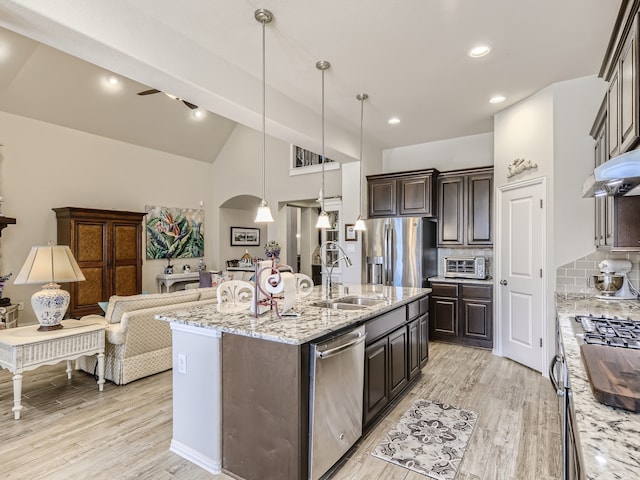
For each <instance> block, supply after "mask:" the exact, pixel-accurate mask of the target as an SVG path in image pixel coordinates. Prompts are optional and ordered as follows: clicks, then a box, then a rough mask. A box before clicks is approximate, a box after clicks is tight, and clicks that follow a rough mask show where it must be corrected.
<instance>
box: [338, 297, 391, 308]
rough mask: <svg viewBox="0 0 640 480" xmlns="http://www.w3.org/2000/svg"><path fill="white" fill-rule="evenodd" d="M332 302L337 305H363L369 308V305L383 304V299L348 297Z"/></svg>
mask: <svg viewBox="0 0 640 480" xmlns="http://www.w3.org/2000/svg"><path fill="white" fill-rule="evenodd" d="M333 301H334V302H337V303H345V304H349V305H363V306H365V307H369V306H371V305H377V304H378V303H382V302H384V298H380V297H356V296H349V297H342V298H336V299H335V300H333Z"/></svg>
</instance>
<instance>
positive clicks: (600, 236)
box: [591, 0, 640, 251]
mask: <svg viewBox="0 0 640 480" xmlns="http://www.w3.org/2000/svg"><path fill="white" fill-rule="evenodd" d="M639 9H640V1H628V0H625V1H623V2H622V6H621V8H620V12H619V14H618V19H617V20H616V25H615V27H614V30H613V32H612V33H611V38H610V40H609V45H608V47H607V52H606V53H605V56H604V59H603V62H602V66H601V68H600V73H599V76H600V77H602V78H604V79H605V80H606V81H607V82H608V84H609V86H608V89H607V93H606V95H605V98H604V101H603V104H602V106H601V107H600V110H599V111H598V114H597V116H596V119H595V122H594V124H593V127H592V129H591V136H592V137H593V139H594V140H595V144H594V166H596V167H597V166H598V165H601V164H602V163H604V162H607V161H608V160H609V159H610V158H611V157H614V156H617V155H621V154H623V153H626V152H628V151H630V150H633V149H635V148H638V147H639V143H640V142H639V139H640V118H639V115H640V95H639V92H638V81H639V79H638V68H640V67H639V66H638V55H639V53H640V52H638V28H639V20H638V15H639V13H638V10H639ZM639 239H640V197H637V196H631V197H626V196H625V197H615V198H614V197H599V198H598V197H596V199H595V235H594V243H595V245H596V247H598V248H607V249H609V248H610V249H611V250H623V251H624V250H629V251H638V250H640V240H639Z"/></svg>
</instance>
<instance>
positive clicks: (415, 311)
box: [407, 300, 420, 320]
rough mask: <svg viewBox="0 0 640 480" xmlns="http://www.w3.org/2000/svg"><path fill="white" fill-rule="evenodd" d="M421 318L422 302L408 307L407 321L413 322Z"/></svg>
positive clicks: (412, 303) (418, 301)
mask: <svg viewBox="0 0 640 480" xmlns="http://www.w3.org/2000/svg"><path fill="white" fill-rule="evenodd" d="M419 316H420V300H416V301H415V302H411V303H410V304H408V305H407V320H413V319H414V318H417V317H419Z"/></svg>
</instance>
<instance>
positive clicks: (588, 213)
mask: <svg viewBox="0 0 640 480" xmlns="http://www.w3.org/2000/svg"><path fill="white" fill-rule="evenodd" d="M553 88H554V121H553V128H554V140H555V141H554V157H555V162H554V170H553V185H554V191H553V196H554V199H555V200H554V201H555V204H556V205H559V206H560V208H556V209H554V225H553V228H554V231H555V242H554V245H555V255H554V266H555V267H559V266H560V265H564V264H565V263H567V262H570V261H573V260H575V259H577V258H580V257H582V256H584V255H587V254H588V253H590V252H592V251H593V250H594V248H595V247H594V245H593V235H594V219H595V216H594V208H595V206H594V200H593V199H592V198H582V184H583V182H584V180H585V179H586V178H587V175H588V174H589V173H591V172H592V171H593V168H594V144H595V141H594V140H593V138H591V136H590V135H589V132H590V131H591V127H592V126H593V121H594V120H595V117H596V114H597V113H598V109H599V108H600V104H601V101H602V99H603V98H604V94H605V92H606V88H607V84H606V82H605V81H604V80H602V79H601V78H597V77H595V76H589V77H584V78H580V79H577V80H572V81H568V82H561V83H556V84H554V85H553Z"/></svg>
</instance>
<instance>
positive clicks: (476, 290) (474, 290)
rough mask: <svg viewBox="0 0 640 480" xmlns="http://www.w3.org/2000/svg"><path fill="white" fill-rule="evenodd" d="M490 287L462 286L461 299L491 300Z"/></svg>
mask: <svg viewBox="0 0 640 480" xmlns="http://www.w3.org/2000/svg"><path fill="white" fill-rule="evenodd" d="M492 291H493V287H492V286H491V285H462V298H485V299H487V300H493V293H492Z"/></svg>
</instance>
